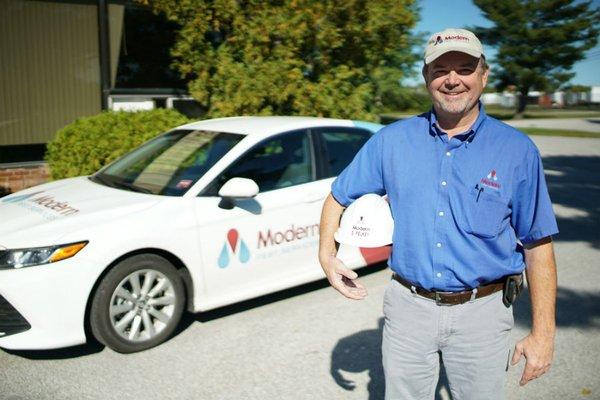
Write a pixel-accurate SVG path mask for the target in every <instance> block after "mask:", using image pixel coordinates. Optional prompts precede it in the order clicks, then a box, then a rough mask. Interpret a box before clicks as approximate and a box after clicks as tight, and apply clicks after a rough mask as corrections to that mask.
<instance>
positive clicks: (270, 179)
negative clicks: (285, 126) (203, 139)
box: [196, 130, 327, 307]
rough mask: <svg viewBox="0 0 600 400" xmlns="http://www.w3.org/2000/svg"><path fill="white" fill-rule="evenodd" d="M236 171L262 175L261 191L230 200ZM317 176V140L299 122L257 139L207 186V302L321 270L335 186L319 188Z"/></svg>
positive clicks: (203, 214)
mask: <svg viewBox="0 0 600 400" xmlns="http://www.w3.org/2000/svg"><path fill="white" fill-rule="evenodd" d="M233 177H242V178H250V179H252V180H254V181H255V182H256V183H257V184H258V186H259V193H258V195H257V196H256V197H255V198H253V199H247V200H236V201H234V207H232V208H231V207H224V205H223V204H222V203H221V199H220V198H219V197H218V191H219V189H220V188H221V186H222V185H223V184H224V183H225V182H227V181H228V180H229V179H231V178H233ZM315 178H316V163H315V152H314V148H313V140H312V137H311V135H310V134H309V132H308V131H306V130H299V131H294V132H288V133H284V134H280V135H277V136H274V137H271V138H269V139H266V140H264V141H262V142H260V143H258V144H256V145H255V146H253V147H252V148H251V149H249V150H248V151H247V152H246V153H244V154H243V155H242V156H241V157H240V158H238V160H237V161H235V162H233V163H232V164H231V165H230V166H229V167H227V168H226V169H225V170H224V171H223V173H221V174H220V175H219V176H218V177H217V178H216V179H215V180H214V181H213V182H212V183H210V184H209V185H208V186H207V188H206V189H205V190H204V191H203V192H202V193H201V195H200V197H199V198H198V199H197V200H198V202H197V208H196V214H197V216H198V219H199V232H200V242H201V243H200V246H201V252H202V261H203V266H204V279H205V287H204V292H205V295H206V301H207V304H205V307H211V306H213V305H215V304H225V303H230V302H233V301H239V300H242V299H245V298H250V297H255V296H257V295H260V294H262V293H267V292H271V291H273V290H277V289H281V288H284V287H288V286H291V285H293V284H297V282H298V280H301V279H302V275H303V274H306V271H309V270H310V271H313V272H315V271H318V269H319V265H318V260H317V248H318V233H319V225H318V224H319V217H320V208H321V204H322V199H323V198H324V197H325V196H326V194H327V192H325V193H323V192H322V191H319V190H317V189H318V184H316V183H315ZM219 204H220V206H219ZM207 214H209V215H207Z"/></svg>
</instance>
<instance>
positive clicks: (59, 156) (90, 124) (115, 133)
mask: <svg viewBox="0 0 600 400" xmlns="http://www.w3.org/2000/svg"><path fill="white" fill-rule="evenodd" d="M186 122H189V121H188V119H187V118H186V117H185V116H183V115H181V114H179V113H178V112H176V111H174V110H171V109H154V110H150V111H138V112H125V111H117V112H115V111H105V112H102V113H101V114H98V115H95V116H92V117H85V118H79V119H77V120H75V122H73V123H72V124H70V125H67V126H65V127H64V128H62V129H61V130H59V131H58V132H57V133H56V136H55V138H54V139H53V140H52V141H51V142H50V143H48V150H47V152H46V161H47V162H48V164H49V166H50V171H51V176H52V178H53V179H62V178H67V177H72V176H79V175H89V174H92V173H94V172H96V171H97V170H99V169H100V168H101V167H103V166H104V165H106V164H108V163H110V162H111V161H113V160H114V159H116V158H118V157H120V156H122V155H123V154H125V153H127V152H129V151H130V150H132V149H134V148H135V147H137V146H139V145H140V144H142V143H144V142H145V141H147V140H149V139H151V138H153V137H155V136H157V135H158V134H160V133H162V132H165V131H168V130H170V129H172V128H174V127H176V126H178V125H182V124H184V123H186Z"/></svg>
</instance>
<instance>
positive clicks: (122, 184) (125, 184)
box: [113, 181, 154, 194]
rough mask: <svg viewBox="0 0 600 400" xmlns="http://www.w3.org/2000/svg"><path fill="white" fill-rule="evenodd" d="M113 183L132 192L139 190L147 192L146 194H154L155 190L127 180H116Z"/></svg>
mask: <svg viewBox="0 0 600 400" xmlns="http://www.w3.org/2000/svg"><path fill="white" fill-rule="evenodd" d="M113 185H115V187H120V188H125V189H129V190H131V191H132V192H139V193H146V194H154V192H153V191H152V190H150V189H146V188H143V187H140V186H136V185H134V184H133V183H130V182H125V181H114V182H113Z"/></svg>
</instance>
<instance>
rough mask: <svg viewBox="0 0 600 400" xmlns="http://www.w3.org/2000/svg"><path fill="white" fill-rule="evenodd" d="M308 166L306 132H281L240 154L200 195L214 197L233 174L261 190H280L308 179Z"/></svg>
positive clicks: (310, 175) (309, 147)
mask: <svg viewBox="0 0 600 400" xmlns="http://www.w3.org/2000/svg"><path fill="white" fill-rule="evenodd" d="M312 169H313V168H312V152H311V142H310V140H309V137H308V134H307V133H306V131H297V132H291V133H285V134H282V135H279V136H277V137H275V138H273V139H268V140H266V141H265V142H262V143H260V144H258V145H256V146H255V147H254V148H252V149H251V150H250V151H249V152H247V153H246V154H244V155H243V156H242V157H241V158H240V159H239V160H238V161H237V162H235V163H234V164H233V165H231V166H230V167H229V168H227V169H226V170H225V171H224V172H223V173H222V174H221V175H220V176H219V177H218V178H217V179H215V180H214V181H213V182H212V183H211V184H210V185H209V187H208V188H207V190H205V191H204V193H203V195H204V196H217V195H218V192H219V189H221V186H223V185H224V184H225V182H227V181H228V180H229V179H231V178H234V177H239V178H249V179H252V180H254V181H255V182H256V183H257V184H258V187H259V189H260V191H261V192H266V191H269V190H274V189H282V188H285V187H289V186H293V185H298V184H301V183H307V182H310V181H312V180H313V173H312Z"/></svg>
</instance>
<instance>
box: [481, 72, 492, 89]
mask: <svg viewBox="0 0 600 400" xmlns="http://www.w3.org/2000/svg"><path fill="white" fill-rule="evenodd" d="M489 76H490V68H489V67H488V68H484V69H483V76H482V77H481V79H482V80H483V87H485V86H486V85H487V82H488V77H489Z"/></svg>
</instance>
